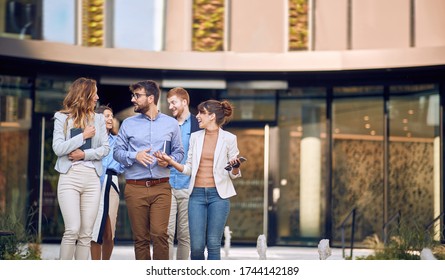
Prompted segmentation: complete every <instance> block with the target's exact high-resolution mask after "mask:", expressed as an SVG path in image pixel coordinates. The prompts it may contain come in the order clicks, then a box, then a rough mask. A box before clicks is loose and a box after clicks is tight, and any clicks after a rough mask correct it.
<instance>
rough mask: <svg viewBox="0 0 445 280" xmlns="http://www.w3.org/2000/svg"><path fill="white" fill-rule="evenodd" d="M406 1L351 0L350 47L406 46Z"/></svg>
mask: <svg viewBox="0 0 445 280" xmlns="http://www.w3.org/2000/svg"><path fill="white" fill-rule="evenodd" d="M409 18H410V1H409V0H391V1H388V0H353V1H352V49H380V48H408V47H409V46H410V21H409Z"/></svg>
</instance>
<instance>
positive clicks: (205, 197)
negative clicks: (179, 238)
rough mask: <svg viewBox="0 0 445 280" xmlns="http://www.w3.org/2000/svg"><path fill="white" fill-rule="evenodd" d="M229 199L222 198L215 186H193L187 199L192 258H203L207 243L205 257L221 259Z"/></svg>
mask: <svg viewBox="0 0 445 280" xmlns="http://www.w3.org/2000/svg"><path fill="white" fill-rule="evenodd" d="M229 211H230V200H229V199H222V198H221V197H220V196H219V195H218V192H217V191H216V188H197V187H195V188H193V192H192V194H191V195H190V199H189V230H190V247H191V254H190V258H191V259H192V260H204V259H205V257H204V250H205V247H206V245H207V259H208V260H220V259H221V240H222V236H223V233H224V227H225V225H226V221H227V217H228V216H229Z"/></svg>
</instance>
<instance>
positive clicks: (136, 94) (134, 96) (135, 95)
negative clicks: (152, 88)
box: [131, 93, 148, 100]
mask: <svg viewBox="0 0 445 280" xmlns="http://www.w3.org/2000/svg"><path fill="white" fill-rule="evenodd" d="M143 95H145V96H148V94H143V93H132V94H131V98H134V99H136V100H137V99H138V98H139V97H141V96H143Z"/></svg>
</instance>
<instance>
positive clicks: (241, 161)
mask: <svg viewBox="0 0 445 280" xmlns="http://www.w3.org/2000/svg"><path fill="white" fill-rule="evenodd" d="M238 160H239V161H240V163H243V162H245V161H247V158H245V157H238ZM240 163H238V162H237V163H235V164H233V165H230V163H229V164H228V165H227V166H226V167H224V169H225V170H227V171H231V170H232V168H238V167H240V165H241V164H240Z"/></svg>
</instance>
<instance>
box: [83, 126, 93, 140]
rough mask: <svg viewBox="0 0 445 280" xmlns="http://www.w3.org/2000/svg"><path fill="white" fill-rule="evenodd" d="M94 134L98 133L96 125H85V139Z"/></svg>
mask: <svg viewBox="0 0 445 280" xmlns="http://www.w3.org/2000/svg"><path fill="white" fill-rule="evenodd" d="M94 135H96V128H95V127H94V125H89V126H87V127H85V130H84V131H83V140H86V139H88V138H93V137H94Z"/></svg>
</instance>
